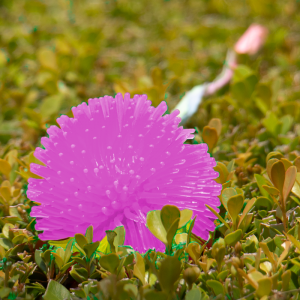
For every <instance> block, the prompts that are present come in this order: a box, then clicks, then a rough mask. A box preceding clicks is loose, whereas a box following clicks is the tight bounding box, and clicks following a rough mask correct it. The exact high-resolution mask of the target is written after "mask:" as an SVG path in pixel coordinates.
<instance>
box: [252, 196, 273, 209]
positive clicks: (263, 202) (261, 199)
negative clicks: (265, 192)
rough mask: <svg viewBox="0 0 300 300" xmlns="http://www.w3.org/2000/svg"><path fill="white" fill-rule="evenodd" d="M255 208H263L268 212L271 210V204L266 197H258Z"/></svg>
mask: <svg viewBox="0 0 300 300" xmlns="http://www.w3.org/2000/svg"><path fill="white" fill-rule="evenodd" d="M254 205H255V207H257V208H261V207H265V208H266V209H267V210H268V211H269V210H271V209H272V206H273V202H272V201H271V200H270V199H269V198H267V197H258V198H257V199H256V201H255V204H254Z"/></svg>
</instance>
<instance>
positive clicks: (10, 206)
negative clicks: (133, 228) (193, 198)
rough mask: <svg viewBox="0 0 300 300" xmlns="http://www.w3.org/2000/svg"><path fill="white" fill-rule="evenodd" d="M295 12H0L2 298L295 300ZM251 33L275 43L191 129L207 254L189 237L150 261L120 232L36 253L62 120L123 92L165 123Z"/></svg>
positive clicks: (299, 196) (298, 241) (123, 4)
mask: <svg viewBox="0 0 300 300" xmlns="http://www.w3.org/2000/svg"><path fill="white" fill-rule="evenodd" d="M299 12H300V2H299V1H296V0H291V1H284V0H278V1H274V0H261V1H259V0H247V1H246V0H201V1H199V0H169V1H163V0H156V1H146V0H139V1H133V0H110V1H105V0H101V1H99V0H97V1H92V0H88V1H80V0H76V1H72V0H51V1H46V0H44V1H42V0H40V1H39V0H31V1H26V0H18V1H8V0H0V32H1V35H0V112H1V113H0V157H1V158H0V175H1V180H0V207H1V209H0V226H1V234H0V258H1V261H0V269H2V271H0V298H2V299H42V295H45V297H44V299H46V300H48V299H51V300H52V299H71V298H70V297H71V293H72V297H73V299H78V298H80V299H92V295H97V297H98V298H94V299H146V300H148V299H156V300H157V299H167V298H166V297H169V299H184V298H185V297H186V299H189V300H193V299H242V297H247V299H268V297H269V296H270V295H271V296H272V297H274V299H291V297H293V298H292V299H300V295H299V286H300V283H299V275H300V262H299V253H300V226H299V222H300V210H299V205H300V158H299V157H300V152H299V151H300V146H299V135H300V102H299V97H300V33H299V24H300V13H299ZM252 23H258V24H261V25H264V26H265V27H267V28H268V31H269V35H268V38H267V41H266V44H265V46H264V47H263V49H262V50H261V51H260V52H259V53H258V54H256V55H255V56H251V57H249V56H246V55H240V56H239V58H238V59H239V65H238V67H237V68H236V70H235V73H234V78H233V80H232V81H231V83H230V84H229V85H228V86H226V87H224V88H222V89H221V90H220V91H218V93H217V94H215V95H212V96H210V97H207V98H206V99H204V101H203V103H202V104H201V105H200V107H199V109H198V111H197V112H196V113H195V115H194V116H193V117H192V118H191V119H190V120H189V122H188V124H186V127H191V128H194V127H195V128H196V130H197V131H196V134H195V139H194V140H193V141H192V142H193V143H201V142H206V143H207V144H208V145H209V151H210V153H211V154H212V155H213V156H214V157H215V158H216V160H217V161H218V164H217V166H216V167H215V170H216V171H218V172H219V173H220V177H219V178H218V179H217V182H219V183H221V184H222V185H223V191H222V195H220V197H219V198H220V205H221V206H220V215H219V214H218V213H217V212H215V213H216V214H217V215H218V221H216V226H217V227H216V230H215V232H213V233H212V234H211V239H210V240H209V241H207V242H206V241H202V240H201V239H199V238H197V237H196V236H195V235H193V234H192V232H191V231H192V223H193V221H189V222H188V226H186V228H185V229H182V228H179V227H178V228H177V227H176V228H177V229H178V231H176V228H175V231H176V232H175V233H174V232H173V233H174V235H169V237H168V242H167V243H166V253H157V252H155V251H149V252H148V253H147V255H145V256H141V255H140V254H138V253H134V254H133V253H132V251H131V250H130V249H125V248H124V246H123V245H122V242H121V240H122V239H123V237H124V236H123V235H124V234H123V233H121V229H119V230H120V231H118V230H117V231H116V229H115V231H111V232H110V233H109V234H108V235H107V238H106V240H105V241H106V244H101V245H100V246H99V243H91V235H92V231H91V230H90V229H89V230H88V231H87V234H86V237H84V236H82V235H77V236H75V238H72V242H70V243H68V244H67V243H66V241H65V242H63V243H61V244H59V243H53V242H47V241H41V240H39V239H38V237H37V232H36V231H35V229H34V219H32V218H31V217H30V215H29V213H30V209H31V206H32V205H35V204H33V203H32V202H31V201H29V200H28V199H27V198H26V194H25V192H26V188H27V187H26V185H27V179H28V178H29V177H37V176H36V175H34V174H33V173H31V172H30V167H29V165H30V163H32V162H36V163H39V162H38V161H37V160H36V158H35V157H34V156H33V154H32V151H33V150H34V149H35V147H36V146H38V145H39V143H40V142H39V141H40V138H41V137H42V136H45V135H46V129H47V128H48V127H49V126H50V125H52V124H55V123H56V122H55V120H56V118H57V117H58V116H59V115H60V114H67V115H68V116H72V114H71V107H72V106H75V105H78V104H80V103H81V102H83V101H87V100H88V99H89V98H94V97H101V96H104V95H114V94H115V93H118V92H121V93H125V92H129V93H131V95H132V96H133V95H134V94H147V95H148V97H149V99H150V100H151V101H152V103H153V105H154V106H157V105H158V104H159V103H160V102H161V101H163V100H165V101H166V102H167V104H168V106H169V110H172V109H173V108H174V107H175V105H176V104H177V103H178V102H179V100H180V99H181V98H182V97H183V95H184V93H186V92H187V91H188V90H190V89H191V88H192V87H194V86H195V85H198V84H201V83H204V82H210V81H212V80H213V79H214V78H215V77H216V76H217V75H218V73H219V72H220V71H221V70H222V67H223V65H224V64H226V61H225V57H226V52H227V50H228V48H232V47H233V46H234V44H235V42H236V41H237V40H238V38H239V37H240V36H241V35H242V34H243V33H244V31H245V30H246V29H247V28H248V26H249V25H250V24H252ZM290 192H291V194H290ZM208 204H209V203H208ZM172 209H173V210H176V208H174V207H173V208H172ZM175 214H176V213H175ZM177 214H178V212H177ZM148 216H149V218H150V219H149V220H151V214H150V215H148ZM157 216H159V213H156V217H157ZM198 217H201V216H198ZM149 222H150V221H149ZM111 230H113V228H111ZM157 230H160V229H159V228H154V229H153V231H152V232H153V234H154V235H155V236H161V234H159V233H157ZM161 230H162V232H165V234H166V230H165V229H163V228H161ZM116 236H117V238H116ZM164 239H166V237H164ZM75 242H76V243H75ZM205 242H206V243H205ZM72 243H73V244H72ZM95 249H97V251H96V250H95ZM110 252H111V253H110ZM165 274H171V275H172V276H171V275H170V276H165ZM99 279H101V280H100V281H99ZM25 287H26V288H25ZM70 292H71V293H70ZM166 295H167V296H166ZM55 297H56V298H55ZM95 297H96V296H95Z"/></svg>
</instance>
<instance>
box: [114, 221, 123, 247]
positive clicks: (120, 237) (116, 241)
mask: <svg viewBox="0 0 300 300" xmlns="http://www.w3.org/2000/svg"><path fill="white" fill-rule="evenodd" d="M114 232H115V233H116V234H117V236H116V237H115V238H114V246H115V249H116V251H118V247H119V246H123V245H124V242H125V229H124V226H118V227H116V228H115V229H114Z"/></svg>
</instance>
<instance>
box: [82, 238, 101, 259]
mask: <svg viewBox="0 0 300 300" xmlns="http://www.w3.org/2000/svg"><path fill="white" fill-rule="evenodd" d="M99 245H100V242H95V243H91V244H87V245H85V246H84V247H83V250H84V251H85V253H86V255H87V257H88V258H89V259H90V258H91V257H92V256H93V254H94V253H95V251H96V250H97V248H98V247H99Z"/></svg>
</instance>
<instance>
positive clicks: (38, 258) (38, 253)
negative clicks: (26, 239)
mask: <svg viewBox="0 0 300 300" xmlns="http://www.w3.org/2000/svg"><path fill="white" fill-rule="evenodd" d="M42 253H43V251H41V250H35V253H34V259H35V262H36V264H37V265H38V266H39V267H40V268H41V270H43V271H44V272H45V273H46V272H47V267H46V265H45V263H44V261H43V260H42V257H41V254H42Z"/></svg>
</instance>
